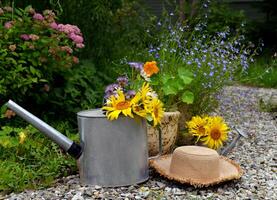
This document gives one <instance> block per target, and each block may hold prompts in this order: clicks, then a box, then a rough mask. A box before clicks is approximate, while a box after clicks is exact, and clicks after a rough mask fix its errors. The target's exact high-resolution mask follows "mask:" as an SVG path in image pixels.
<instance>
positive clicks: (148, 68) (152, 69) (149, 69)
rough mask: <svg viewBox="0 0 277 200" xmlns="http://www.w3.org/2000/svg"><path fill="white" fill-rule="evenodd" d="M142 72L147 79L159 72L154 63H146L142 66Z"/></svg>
mask: <svg viewBox="0 0 277 200" xmlns="http://www.w3.org/2000/svg"><path fill="white" fill-rule="evenodd" d="M143 70H144V71H145V73H146V75H147V77H151V76H152V75H153V74H157V73H158V72H159V68H158V66H157V62H156V61H151V62H146V63H145V64H144V65H143Z"/></svg>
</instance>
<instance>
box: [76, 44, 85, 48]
mask: <svg viewBox="0 0 277 200" xmlns="http://www.w3.org/2000/svg"><path fill="white" fill-rule="evenodd" d="M76 47H77V48H79V49H82V48H84V47H85V45H84V44H82V43H77V44H76Z"/></svg>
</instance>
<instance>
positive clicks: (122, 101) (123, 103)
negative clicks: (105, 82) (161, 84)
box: [102, 90, 141, 120]
mask: <svg viewBox="0 0 277 200" xmlns="http://www.w3.org/2000/svg"><path fill="white" fill-rule="evenodd" d="M140 98H141V97H140V93H137V94H136V95H135V96H134V98H132V99H131V100H126V98H125V95H124V93H123V91H121V90H117V92H116V94H115V95H111V96H110V97H109V99H108V100H107V105H106V106H103V107H102V110H105V111H107V112H106V115H107V117H108V119H109V120H115V119H117V118H118V116H119V114H120V113H122V114H123V115H125V116H129V117H131V118H134V115H133V113H132V106H133V105H135V104H137V103H138V102H139V100H140Z"/></svg>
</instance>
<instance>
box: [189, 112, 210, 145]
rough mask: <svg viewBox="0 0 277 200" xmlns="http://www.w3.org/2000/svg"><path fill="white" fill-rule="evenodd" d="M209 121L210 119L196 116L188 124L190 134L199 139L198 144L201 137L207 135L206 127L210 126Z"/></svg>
mask: <svg viewBox="0 0 277 200" xmlns="http://www.w3.org/2000/svg"><path fill="white" fill-rule="evenodd" d="M208 121H209V117H203V118H202V117H200V116H195V117H192V119H191V120H190V121H189V122H187V127H188V129H189V133H190V134H192V135H193V136H196V137H197V140H196V142H198V140H199V139H200V137H203V136H206V135H207V128H206V125H207V124H208Z"/></svg>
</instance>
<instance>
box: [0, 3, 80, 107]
mask: <svg viewBox="0 0 277 200" xmlns="http://www.w3.org/2000/svg"><path fill="white" fill-rule="evenodd" d="M0 13H1V14H0V38H1V40H0V47H1V50H0V58H1V64H0V69H1V72H0V75H1V81H2V82H3V83H2V84H1V89H0V91H1V92H0V97H1V101H0V103H1V104H2V103H4V102H5V101H7V99H8V98H12V99H14V100H16V101H20V102H22V101H26V99H28V98H34V97H35V96H36V95H40V94H43V93H47V92H49V90H50V86H51V87H52V86H53V85H55V83H56V82H57V79H58V78H59V77H58V75H59V76H63V72H64V71H67V70H68V69H69V68H70V67H71V66H72V65H74V64H76V63H78V62H79V61H78V58H77V57H75V56H74V54H73V53H74V52H75V51H77V50H78V49H80V48H83V47H84V44H83V37H82V34H81V32H80V30H79V28H78V27H77V26H72V25H63V24H59V25H57V23H56V21H55V14H54V13H53V12H52V11H50V10H46V11H44V13H43V14H40V13H36V12H35V10H34V9H33V8H31V7H27V8H26V9H25V10H23V9H16V8H11V7H3V8H0Z"/></svg>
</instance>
